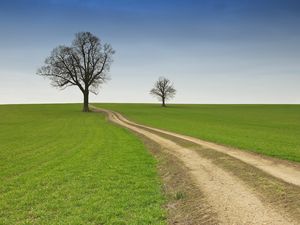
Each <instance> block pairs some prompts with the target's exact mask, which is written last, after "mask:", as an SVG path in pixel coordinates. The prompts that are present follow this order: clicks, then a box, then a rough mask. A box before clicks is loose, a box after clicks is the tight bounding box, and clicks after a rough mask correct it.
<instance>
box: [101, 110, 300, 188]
mask: <svg viewBox="0 0 300 225" xmlns="http://www.w3.org/2000/svg"><path fill="white" fill-rule="evenodd" d="M95 109H97V110H100V111H102V112H106V113H109V114H112V115H114V117H117V118H118V119H119V120H121V121H123V122H124V123H126V124H129V125H133V126H137V127H140V128H146V129H148V130H153V131H156V132H160V133H163V134H167V135H170V136H173V137H176V138H180V139H183V140H186V141H190V142H193V143H195V144H198V145H201V146H203V147H205V148H210V149H213V150H215V151H218V152H222V153H225V154H227V155H230V156H231V157H234V158H236V159H239V160H241V161H243V162H245V163H247V164H249V165H251V166H254V167H256V168H258V169H260V170H262V171H264V172H266V173H268V174H270V175H272V176H274V177H276V178H278V179H281V180H283V181H285V182H287V183H290V184H293V185H297V186H300V164H299V163H296V162H295V163H294V162H286V161H284V160H279V159H274V158H271V157H267V156H261V155H258V154H255V153H251V152H246V151H241V150H239V149H235V148H230V147H226V146H223V145H219V144H215V143H212V142H208V141H203V140H200V139H198V138H194V137H190V136H187V135H182V134H177V133H174V132H170V131H165V130H161V129H158V128H153V127H149V126H145V125H141V124H137V123H134V122H132V121H129V120H128V119H126V118H125V117H124V116H122V115H121V114H120V113H117V112H113V111H111V110H106V109H99V108H95Z"/></svg>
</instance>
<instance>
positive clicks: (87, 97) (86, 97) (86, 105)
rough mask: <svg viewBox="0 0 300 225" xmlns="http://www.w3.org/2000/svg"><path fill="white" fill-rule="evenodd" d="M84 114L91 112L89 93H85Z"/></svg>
mask: <svg viewBox="0 0 300 225" xmlns="http://www.w3.org/2000/svg"><path fill="white" fill-rule="evenodd" d="M82 111H83V112H89V91H88V90H87V91H84V93H83V109H82Z"/></svg>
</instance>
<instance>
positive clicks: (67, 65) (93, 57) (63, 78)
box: [37, 32, 115, 112]
mask: <svg viewBox="0 0 300 225" xmlns="http://www.w3.org/2000/svg"><path fill="white" fill-rule="evenodd" d="M114 53H115V51H114V50H113V49H112V47H111V46H110V45H109V44H104V45H102V43H101V41H100V39H99V38H98V37H96V36H94V35H93V34H91V33H90V32H79V33H77V34H75V39H74V40H73V42H72V44H71V46H70V47H68V46H64V45H61V46H58V47H57V48H54V49H53V50H52V53H51V55H50V56H49V57H48V58H46V60H45V64H44V66H42V67H41V68H40V69H38V71H37V74H38V75H41V76H44V77H47V78H49V79H50V80H51V85H52V86H54V87H58V88H61V89H65V88H66V87H69V86H77V87H78V88H79V89H80V91H81V92H82V94H83V111H84V112H88V111H89V93H90V92H92V93H94V94H98V90H99V86H100V85H101V84H103V83H104V82H106V81H107V80H108V78H109V77H108V72H109V69H110V65H111V63H112V55H113V54H114Z"/></svg>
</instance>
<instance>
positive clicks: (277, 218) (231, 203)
mask: <svg viewBox="0 0 300 225" xmlns="http://www.w3.org/2000/svg"><path fill="white" fill-rule="evenodd" d="M94 111H98V112H105V113H107V115H108V118H109V120H110V121H112V122H114V123H116V124H119V125H121V126H123V127H126V128H128V129H130V130H132V131H134V132H137V133H139V134H142V135H144V136H146V137H147V138H149V139H151V140H152V141H154V142H156V143H158V144H159V145H161V146H162V147H163V149H164V150H165V151H167V152H168V153H169V154H172V155H174V156H175V157H177V158H178V159H179V160H180V161H181V162H182V163H183V164H184V165H185V166H186V168H188V170H189V173H190V175H191V177H192V178H193V180H195V182H196V184H197V185H198V186H199V188H200V189H201V191H203V192H204V194H205V196H206V198H207V200H208V201H207V202H209V204H210V205H211V207H212V209H214V210H215V211H216V213H217V215H218V221H219V224H278V225H279V224H282V225H288V224H298V222H295V221H294V220H292V219H290V218H289V217H288V216H287V215H286V214H285V213H284V212H282V211H278V209H274V207H272V206H271V205H268V204H266V203H263V202H261V200H260V198H259V197H258V196H257V195H256V193H255V192H254V190H252V189H250V188H249V187H248V186H247V185H246V184H245V183H244V182H242V181H241V180H239V179H238V178H237V177H235V176H234V175H232V174H230V173H229V172H226V171H225V170H223V169H222V168H219V167H218V166H216V165H215V164H213V163H212V162H211V161H210V160H209V159H205V158H202V157H200V156H199V154H197V153H196V152H195V151H194V150H192V149H189V148H184V147H182V146H180V145H178V144H177V143H175V142H174V141H172V140H169V139H168V138H165V137H161V136H159V135H158V134H157V133H155V132H151V130H153V131H158V132H161V133H165V134H168V135H172V136H174V137H179V138H182V139H185V140H188V141H191V140H193V142H195V143H197V144H200V143H201V144H200V145H203V143H202V141H200V143H198V142H196V140H198V139H195V140H194V138H191V140H190V139H189V137H187V136H183V135H178V134H174V133H172V132H167V131H162V130H159V129H155V128H151V127H147V126H143V125H138V124H136V123H133V122H131V121H128V120H127V119H126V118H124V117H123V116H122V115H121V114H119V113H116V112H113V111H110V110H106V109H98V108H94ZM145 128H147V129H145ZM209 144H212V143H209ZM205 146H206V147H207V145H205ZM210 147H214V146H213V145H210ZM222 147H223V146H222ZM223 148H225V147H223ZM232 151H233V150H232ZM251 162H253V161H251ZM273 166H275V165H273Z"/></svg>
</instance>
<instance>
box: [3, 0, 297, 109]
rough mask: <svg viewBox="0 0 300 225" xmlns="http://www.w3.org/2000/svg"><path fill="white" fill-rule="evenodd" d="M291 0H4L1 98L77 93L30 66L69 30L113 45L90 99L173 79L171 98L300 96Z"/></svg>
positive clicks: (276, 99)
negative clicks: (103, 80)
mask: <svg viewBox="0 0 300 225" xmlns="http://www.w3.org/2000/svg"><path fill="white" fill-rule="evenodd" d="M299 24H300V1H298V0H227V1H225V0H198V1H196V0H187V1H183V0H164V1H162V0H147V1H146V0H144V1H143V0H102V1H101V0H98V1H96V0H86V1H84V0H65V1H62V0H44V1H38V0H23V1H22V0H20V1H16V0H10V1H8V0H7V1H1V2H0V31H1V33H0V78H1V82H0V104H1V103H2V104H3V103H38V102H81V100H82V96H81V93H80V92H79V91H78V90H77V89H76V88H75V87H74V88H69V89H66V90H64V91H59V90H57V89H55V88H52V87H51V86H50V84H49V81H48V80H44V79H43V78H42V77H39V76H37V75H35V72H36V69H37V68H38V67H39V66H41V65H42V63H43V61H44V59H45V57H47V56H48V55H49V54H50V52H51V50H52V49H53V48H54V47H56V46H57V45H59V44H69V43H70V42H71V41H72V39H73V38H74V33H76V32H79V31H90V32H92V33H94V34H96V35H97V36H99V37H100V38H101V39H102V40H103V41H104V42H109V43H111V45H112V46H113V48H114V49H115V50H116V55H115V58H114V63H113V65H112V69H111V73H110V75H111V78H112V79H111V81H110V82H109V83H107V84H105V85H103V88H102V90H101V91H100V93H99V95H97V96H91V100H92V101H97V102H155V101H156V99H154V98H152V97H151V96H150V95H149V94H148V93H149V90H150V89H151V86H152V84H153V82H154V81H155V80H156V79H157V78H158V77H159V76H166V77H168V78H170V79H171V80H172V81H173V82H174V85H175V87H176V88H177V90H178V94H177V96H176V98H175V99H174V101H173V102H178V103H300V26H299Z"/></svg>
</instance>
